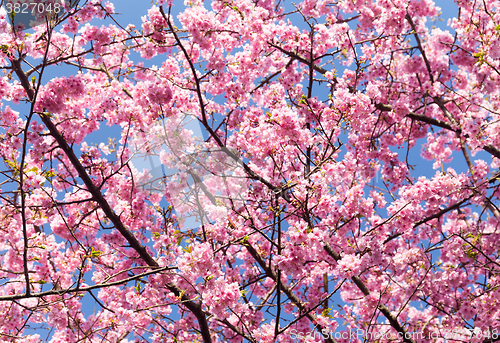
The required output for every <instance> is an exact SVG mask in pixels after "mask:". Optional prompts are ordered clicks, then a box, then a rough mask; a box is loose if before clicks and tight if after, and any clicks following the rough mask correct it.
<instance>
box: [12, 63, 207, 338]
mask: <svg viewBox="0 0 500 343" xmlns="http://www.w3.org/2000/svg"><path fill="white" fill-rule="evenodd" d="M20 64H21V61H20V60H14V61H13V62H12V69H13V70H14V72H15V73H16V74H17V76H18V77H19V80H20V82H21V85H22V86H23V87H24V89H25V91H26V94H27V95H28V98H29V99H30V101H32V100H33V99H34V98H35V92H34V90H33V89H32V88H31V86H30V84H29V81H28V78H27V76H26V74H25V73H24V72H23V71H22V69H21V66H20ZM40 118H41V119H42V121H43V123H44V124H45V126H46V127H47V128H48V129H49V132H50V134H51V136H52V137H54V139H55V140H56V141H57V143H58V145H59V148H61V149H62V150H63V151H64V153H65V154H66V156H67V157H68V159H69V160H70V162H71V164H72V165H73V167H74V168H75V170H76V171H77V173H78V176H79V177H80V178H81V179H82V181H83V183H84V184H85V186H86V187H87V190H88V191H89V192H90V193H91V194H92V199H93V200H94V201H95V202H97V203H98V204H99V206H100V208H101V209H102V210H103V212H104V214H105V215H106V216H107V217H108V219H109V220H110V221H111V222H112V223H113V224H114V226H115V227H116V229H117V230H118V231H119V232H120V234H121V235H122V236H123V237H124V238H125V239H126V240H127V242H128V243H129V245H130V247H132V248H133V249H134V250H135V251H136V252H137V253H138V254H139V256H140V257H141V258H142V260H143V261H144V262H146V264H147V265H148V266H150V267H151V268H153V269H160V266H159V265H158V263H157V262H156V261H155V260H154V259H153V257H152V256H151V255H150V254H149V253H148V252H147V250H146V248H145V247H144V246H143V245H142V244H141V243H140V242H139V241H138V240H137V238H136V237H135V236H134V235H133V233H132V232H130V230H129V229H127V228H126V227H125V225H124V224H123V222H122V221H121V219H120V217H119V216H118V215H117V214H116V213H115V212H114V211H113V209H112V208H111V206H110V205H109V203H108V202H107V201H106V199H105V198H104V196H103V195H102V193H101V191H100V189H99V188H98V187H97V186H96V185H95V184H94V182H93V181H92V179H91V178H90V176H89V174H87V171H86V170H85V168H84V167H83V165H82V164H81V163H80V160H79V159H78V158H77V157H76V155H75V153H74V151H73V149H71V147H70V146H69V145H68V143H67V142H66V140H65V138H64V136H63V135H62V134H61V133H60V132H59V130H58V129H57V127H56V125H55V124H54V123H53V122H52V120H51V119H50V116H49V114H48V113H40ZM167 288H168V289H169V290H170V291H171V292H172V293H174V295H175V296H176V297H178V298H180V300H181V301H182V303H183V305H184V306H186V307H187V308H188V309H189V310H190V311H191V312H192V313H193V314H194V315H195V316H196V319H198V324H199V326H200V332H201V336H202V337H203V342H205V343H211V342H212V338H211V336H210V329H209V328H208V322H207V319H206V317H205V312H204V311H203V310H202V308H201V305H200V304H198V303H194V302H193V301H191V299H189V297H188V296H186V294H185V292H184V291H182V290H181V289H180V288H179V287H178V286H177V285H175V284H173V283H168V284H167Z"/></svg>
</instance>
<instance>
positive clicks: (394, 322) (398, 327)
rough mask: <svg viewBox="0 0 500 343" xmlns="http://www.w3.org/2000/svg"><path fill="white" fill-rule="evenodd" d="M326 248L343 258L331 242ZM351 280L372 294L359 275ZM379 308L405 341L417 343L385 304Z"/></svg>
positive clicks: (339, 258)
mask: <svg viewBox="0 0 500 343" xmlns="http://www.w3.org/2000/svg"><path fill="white" fill-rule="evenodd" d="M324 249H325V251H326V252H327V253H328V255H330V256H331V257H332V258H333V259H334V260H335V261H340V260H341V258H342V257H341V256H340V254H337V253H336V252H335V251H334V250H333V249H332V247H331V246H330V245H329V244H326V245H325V246H324ZM351 280H352V281H353V282H354V284H355V285H356V286H357V287H358V288H359V289H360V291H361V292H362V293H363V294H364V295H365V296H368V295H369V294H370V290H369V289H368V287H366V285H365V284H364V282H363V281H362V280H361V279H360V278H359V277H358V276H353V277H352V278H351ZM377 308H378V310H379V311H380V312H381V313H382V314H383V315H384V317H386V318H387V320H388V321H389V323H390V324H391V326H392V327H393V328H394V329H395V330H396V331H397V332H398V333H400V334H402V339H403V341H404V342H407V343H415V341H414V340H413V339H412V338H407V337H411V335H407V334H406V330H405V329H404V328H403V327H402V326H401V324H399V322H398V319H397V317H396V316H394V315H393V314H392V313H391V311H390V310H389V309H388V308H387V307H386V306H385V305H378V306H377Z"/></svg>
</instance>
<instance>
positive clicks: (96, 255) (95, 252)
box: [90, 247, 102, 258]
mask: <svg viewBox="0 0 500 343" xmlns="http://www.w3.org/2000/svg"><path fill="white" fill-rule="evenodd" d="M101 256H102V251H99V250H95V249H94V247H92V251H91V253H90V257H92V258H99V257H101Z"/></svg>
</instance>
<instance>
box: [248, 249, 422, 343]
mask: <svg viewBox="0 0 500 343" xmlns="http://www.w3.org/2000/svg"><path fill="white" fill-rule="evenodd" d="M243 244H244V246H245V247H246V249H247V251H248V252H249V253H250V255H252V257H253V259H254V260H255V261H257V263H258V264H259V266H260V267H261V268H262V269H263V270H264V272H265V273H266V275H267V276H268V277H270V278H271V279H273V280H274V282H276V284H278V283H279V288H280V289H281V290H282V291H283V293H285V294H286V296H287V297H288V298H289V299H290V300H291V301H292V303H293V304H294V305H295V306H297V308H298V309H299V311H300V312H307V311H308V309H307V307H306V304H304V302H302V301H301V300H300V299H299V297H298V296H297V295H296V294H295V293H294V292H293V291H292V290H291V289H290V288H289V287H288V286H287V285H285V284H283V282H282V281H281V280H280V279H279V278H278V275H277V274H276V272H275V271H274V270H273V269H272V268H271V267H270V266H269V265H268V264H267V263H266V261H264V259H263V258H262V256H260V254H259V253H258V252H257V251H256V250H255V249H254V247H252V246H251V245H250V244H249V243H248V242H245V243H243ZM306 317H307V318H308V319H309V320H310V321H311V322H312V323H315V324H316V326H317V328H318V330H319V331H320V332H323V330H325V332H326V330H327V329H326V328H324V327H323V326H321V325H319V324H317V322H316V315H315V314H314V313H311V312H308V313H307V314H306ZM325 342H329V343H335V342H336V341H335V340H334V339H333V338H332V337H328V338H326V339H325ZM412 343H414V342H412Z"/></svg>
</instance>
